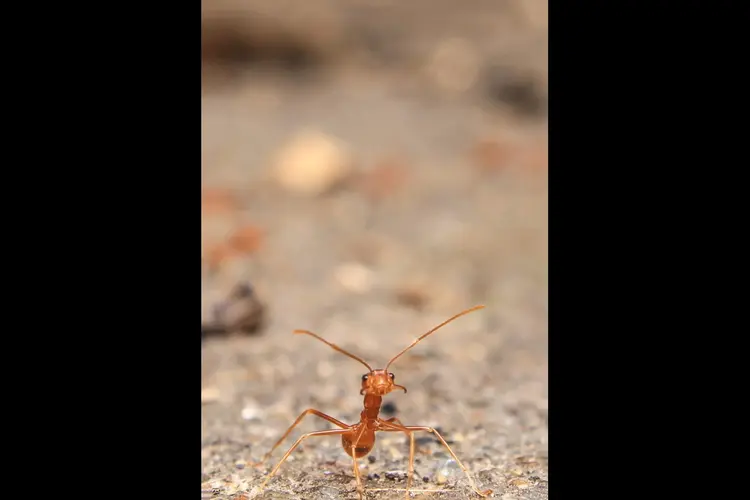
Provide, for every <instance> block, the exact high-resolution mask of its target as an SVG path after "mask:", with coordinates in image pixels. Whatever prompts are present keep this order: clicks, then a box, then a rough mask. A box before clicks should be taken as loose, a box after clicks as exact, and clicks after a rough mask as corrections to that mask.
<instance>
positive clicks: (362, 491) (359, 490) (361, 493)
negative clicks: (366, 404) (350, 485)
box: [352, 425, 367, 500]
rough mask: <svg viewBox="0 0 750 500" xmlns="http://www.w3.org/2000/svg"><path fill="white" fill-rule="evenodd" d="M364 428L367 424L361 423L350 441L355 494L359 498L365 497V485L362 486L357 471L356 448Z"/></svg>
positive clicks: (360, 499) (361, 499)
mask: <svg viewBox="0 0 750 500" xmlns="http://www.w3.org/2000/svg"><path fill="white" fill-rule="evenodd" d="M366 429H367V426H366V425H362V428H361V429H360V431H359V432H358V433H357V437H356V438H355V439H354V441H352V461H353V462H354V477H356V478H357V494H359V500H363V499H364V498H365V496H364V495H365V487H364V486H362V477H361V475H360V473H359V464H357V453H356V448H357V444H359V440H360V439H361V438H362V435H363V434H364V433H365V430H366Z"/></svg>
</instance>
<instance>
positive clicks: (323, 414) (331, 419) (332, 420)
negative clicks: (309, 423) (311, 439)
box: [251, 408, 351, 467]
mask: <svg viewBox="0 0 750 500" xmlns="http://www.w3.org/2000/svg"><path fill="white" fill-rule="evenodd" d="M310 414H313V415H316V416H318V417H320V418H322V419H323V420H328V421H329V422H331V423H332V424H333V425H337V426H339V427H341V428H342V429H349V428H350V427H351V426H350V425H346V424H345V423H343V422H339V421H338V420H336V419H335V418H333V417H331V416H329V415H326V414H325V413H323V412H320V411H318V410H314V409H312V408H310V409H307V410H305V411H303V412H302V413H301V414H300V416H299V417H297V420H295V421H294V423H293V424H292V425H291V427H289V429H287V431H286V433H284V435H283V436H281V439H279V440H278V441H277V442H276V444H275V445H273V448H271V451H269V452H268V453H266V454H265V455H264V456H263V458H262V459H261V460H260V462H255V463H253V464H251V465H252V466H253V467H257V466H258V465H263V463H264V462H265V461H266V460H268V458H269V457H270V456H271V454H272V453H273V451H274V450H275V449H276V448H278V447H279V445H280V444H281V443H282V442H284V440H285V439H286V438H287V436H289V434H290V433H291V432H292V429H294V428H295V427H297V425H299V423H300V422H301V421H302V419H303V418H305V417H306V416H307V415H310Z"/></svg>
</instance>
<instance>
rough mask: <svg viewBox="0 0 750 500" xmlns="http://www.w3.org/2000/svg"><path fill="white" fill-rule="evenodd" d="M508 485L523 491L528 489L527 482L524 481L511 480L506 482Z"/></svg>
mask: <svg viewBox="0 0 750 500" xmlns="http://www.w3.org/2000/svg"><path fill="white" fill-rule="evenodd" d="M508 484H509V485H510V486H515V487H516V488H519V489H523V488H528V487H529V482H528V481H526V480H525V479H511V480H510V481H508Z"/></svg>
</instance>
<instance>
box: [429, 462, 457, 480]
mask: <svg viewBox="0 0 750 500" xmlns="http://www.w3.org/2000/svg"><path fill="white" fill-rule="evenodd" d="M459 470H460V468H459V466H458V464H457V463H456V461H455V460H446V461H445V462H443V464H442V465H441V467H440V468H439V469H438V471H437V474H435V482H437V484H445V483H447V482H448V479H449V478H451V477H452V476H453V475H454V474H456V473H457V471H459Z"/></svg>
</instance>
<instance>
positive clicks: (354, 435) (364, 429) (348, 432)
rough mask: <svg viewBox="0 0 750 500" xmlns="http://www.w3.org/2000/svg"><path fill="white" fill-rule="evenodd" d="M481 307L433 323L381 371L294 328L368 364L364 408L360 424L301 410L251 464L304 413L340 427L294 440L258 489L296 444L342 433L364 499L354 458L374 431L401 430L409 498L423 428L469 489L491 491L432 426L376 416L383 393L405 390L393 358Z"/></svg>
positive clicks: (366, 447) (363, 452) (370, 444)
mask: <svg viewBox="0 0 750 500" xmlns="http://www.w3.org/2000/svg"><path fill="white" fill-rule="evenodd" d="M483 307H484V306H483V305H479V306H475V307H472V308H471V309H467V310H465V311H463V312H461V313H459V314H456V315H455V316H453V317H452V318H450V319H448V320H446V321H444V322H443V323H441V324H439V325H438V326H436V327H435V328H433V329H432V330H430V331H429V332H427V333H425V334H424V335H422V336H420V337H419V338H417V339H416V340H415V341H414V342H412V343H411V345H409V346H408V347H407V348H406V349H404V350H403V351H401V352H400V353H398V354H396V355H395V356H394V357H393V358H392V359H391V360H390V361H389V362H388V364H387V365H386V366H385V368H384V369H382V370H373V369H372V367H371V366H370V365H368V364H367V363H366V362H365V361H364V360H362V359H361V358H359V357H358V356H355V355H354V354H351V353H349V352H347V351H345V350H344V349H342V348H340V347H339V346H337V345H335V344H332V343H330V342H328V341H327V340H325V339H323V338H321V337H319V336H318V335H316V334H314V333H312V332H309V331H307V330H295V331H294V333H296V334H305V335H310V336H312V337H315V338H316V339H318V340H320V341H321V342H323V343H325V344H328V345H329V346H330V347H332V348H333V349H335V350H336V351H338V352H340V353H342V354H345V355H346V356H349V357H350V358H352V359H355V360H357V361H359V362H360V363H362V364H363V365H365V366H366V367H367V369H368V370H369V373H366V374H365V375H362V388H361V389H360V391H359V394H360V395H363V396H364V397H365V399H364V409H363V410H362V413H361V414H360V421H359V423H356V424H354V425H347V424H345V423H343V422H340V421H338V420H336V419H335V418H333V417H331V416H329V415H326V414H325V413H323V412H320V411H318V410H315V409H312V408H310V409H308V410H305V411H303V412H302V414H301V415H300V416H299V417H297V420H296V421H295V422H294V423H293V424H292V425H291V427H289V429H288V430H287V431H286V433H285V434H284V435H283V436H281V439H279V440H278V442H277V443H276V444H275V445H274V446H273V448H271V450H270V451H269V452H268V453H266V455H265V456H264V457H263V459H262V460H261V461H260V462H257V463H255V464H254V465H255V466H259V465H262V464H263V463H264V462H265V461H266V460H268V458H269V457H270V456H271V454H272V453H273V451H274V450H275V449H276V448H277V447H278V446H279V445H280V444H281V443H282V442H283V441H284V439H286V437H287V436H289V434H290V433H291V432H292V429H294V428H295V427H296V426H297V425H298V424H299V423H300V422H301V421H302V419H303V418H305V416H307V415H310V414H312V415H316V416H318V417H320V418H322V419H324V420H327V421H328V422H330V423H332V424H334V425H336V426H337V427H339V429H329V430H324V431H316V432H310V433H307V434H304V435H303V436H301V437H300V438H299V439H298V440H297V442H295V443H294V445H292V447H291V448H289V451H287V452H286V454H285V455H284V457H283V458H282V459H281V461H279V463H278V464H277V465H276V467H274V468H273V470H272V471H271V473H270V474H269V475H268V476H267V477H266V479H265V481H263V483H262V484H261V485H260V488H259V492H260V491H263V488H264V487H265V485H266V483H267V482H268V481H269V480H270V479H271V478H272V477H273V476H274V474H276V471H278V470H279V467H281V465H282V464H283V463H284V462H285V461H286V459H287V458H288V457H289V455H291V453H292V452H293V451H294V450H295V449H296V448H297V446H299V444H300V443H302V441H304V440H305V439H307V438H309V437H313V436H341V445H342V446H343V447H344V451H346V453H347V454H348V455H349V456H350V457H352V459H353V461H354V476H355V477H356V479H357V493H358V494H359V499H360V500H363V498H364V491H365V489H364V487H363V486H362V478H361V475H360V472H359V466H358V465H357V459H358V458H363V457H365V456H367V455H368V454H369V453H370V451H371V450H372V448H373V446H375V433H376V432H403V433H404V434H406V435H407V436H409V472H408V474H407V480H406V498H409V489H410V488H411V482H412V476H413V475H414V433H415V432H420V431H424V432H431V433H432V434H434V435H435V436H436V437H437V438H438V440H440V442H441V443H442V444H443V445H444V446H445V447H446V448H447V449H448V452H449V453H450V454H451V456H452V457H453V459H454V460H455V461H456V463H457V464H458V465H459V466H460V467H461V469H462V470H463V471H464V473H465V474H466V477H467V478H469V483H471V487H472V489H473V490H474V491H475V492H476V493H477V494H478V495H480V496H482V497H486V496H488V495H490V494H491V493H492V490H485V491H480V490H479V489H477V487H476V484H475V483H474V480H473V479H472V477H471V475H470V474H469V471H468V470H467V469H466V467H464V465H463V464H462V463H461V461H460V460H459V459H458V457H457V456H456V454H455V453H453V450H451V448H450V446H448V443H446V442H445V439H443V436H441V435H440V433H439V432H438V431H436V430H435V429H433V428H432V427H425V426H411V425H403V424H402V423H401V421H400V420H399V419H397V418H395V417H393V418H389V419H387V420H383V419H382V418H379V417H378V413H379V412H380V406H381V402H382V400H383V396H385V395H386V394H388V393H389V392H391V391H394V390H396V389H401V390H403V391H404V393H406V387H404V386H402V385H397V384H396V383H395V382H396V377H395V375H394V374H393V373H391V372H389V371H388V367H390V366H391V364H392V363H393V362H394V361H396V360H397V359H398V358H399V357H400V356H401V355H402V354H404V353H405V352H406V351H408V350H409V349H411V348H412V347H414V346H415V345H417V343H419V342H420V341H421V340H422V339H424V338H425V337H427V336H428V335H430V334H432V333H433V332H435V331H436V330H438V329H439V328H441V327H443V326H445V325H447V324H448V323H450V322H451V321H453V320H454V319H456V318H459V317H460V316H463V315H464V314H468V313H470V312H473V311H476V310H478V309H482V308H483Z"/></svg>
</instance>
